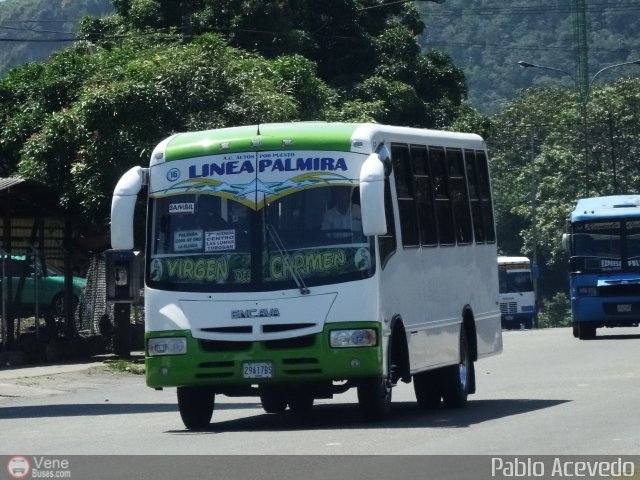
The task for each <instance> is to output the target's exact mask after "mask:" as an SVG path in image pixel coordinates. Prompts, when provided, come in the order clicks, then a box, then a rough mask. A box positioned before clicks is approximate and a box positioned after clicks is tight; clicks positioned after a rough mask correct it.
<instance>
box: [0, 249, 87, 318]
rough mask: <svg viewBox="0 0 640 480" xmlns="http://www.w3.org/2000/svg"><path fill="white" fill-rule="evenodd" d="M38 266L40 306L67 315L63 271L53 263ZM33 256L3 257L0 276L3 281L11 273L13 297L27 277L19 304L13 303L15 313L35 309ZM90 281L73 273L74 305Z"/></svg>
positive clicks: (27, 312) (49, 311)
mask: <svg viewBox="0 0 640 480" xmlns="http://www.w3.org/2000/svg"><path fill="white" fill-rule="evenodd" d="M36 265H37V267H38V288H37V290H38V291H37V296H38V299H39V300H38V310H39V312H40V313H53V314H54V315H55V316H56V317H62V316H64V274H63V273H62V272H60V271H59V270H57V269H56V268H54V267H52V266H47V268H46V270H44V271H43V269H42V265H41V264H40V263H36ZM34 267H35V265H34V261H33V258H30V257H27V256H21V255H12V256H11V258H10V259H8V258H5V259H2V258H0V280H2V281H4V279H5V278H7V277H8V276H9V275H11V276H12V279H11V280H12V295H13V298H14V301H15V300H16V295H17V293H18V284H19V282H20V278H21V277H24V286H23V288H22V294H21V295H20V298H19V300H18V301H17V304H16V305H14V309H15V310H16V313H21V314H30V315H33V314H34V313H35V304H36V288H35V275H34V274H35V271H36V269H35V268H34ZM86 283H87V281H86V280H85V279H84V278H78V277H73V285H72V294H73V297H72V298H73V305H74V308H75V306H76V305H77V304H78V302H79V301H80V299H81V298H82V295H83V294H84V288H85V285H86Z"/></svg>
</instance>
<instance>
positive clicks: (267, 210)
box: [108, 122, 502, 428]
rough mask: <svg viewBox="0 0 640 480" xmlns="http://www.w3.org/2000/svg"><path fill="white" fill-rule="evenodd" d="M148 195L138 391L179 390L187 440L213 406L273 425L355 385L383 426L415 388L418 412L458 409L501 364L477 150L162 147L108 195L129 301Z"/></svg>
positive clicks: (397, 136)
mask: <svg viewBox="0 0 640 480" xmlns="http://www.w3.org/2000/svg"><path fill="white" fill-rule="evenodd" d="M144 184H146V185H148V192H149V207H148V218H147V245H146V274H145V289H144V301H145V331H146V333H145V341H146V351H145V367H146V381H147V385H148V386H150V387H153V388H156V389H162V388H164V387H177V394H178V395H177V396H178V406H179V410H180V414H181V416H182V420H183V422H184V424H185V426H186V427H187V428H202V427H205V426H206V425H208V424H209V422H210V421H211V417H212V414H213V410H214V405H215V396H216V395H226V396H252V395H253V396H256V397H260V401H261V403H262V406H263V408H264V410H265V411H266V412H267V413H274V414H278V413H282V412H284V411H285V410H286V409H287V408H288V409H289V410H292V411H294V412H299V411H305V410H308V409H310V408H312V406H313V402H314V400H316V399H320V398H331V397H332V396H333V395H335V394H338V393H341V392H344V391H346V390H348V389H349V388H356V389H357V392H358V402H359V405H360V408H361V410H362V412H363V414H364V416H365V418H368V419H371V420H380V419H382V418H384V417H386V416H387V414H388V413H389V409H390V405H391V391H392V387H393V386H394V385H396V383H397V382H400V381H402V382H405V383H409V382H412V381H413V384H414V389H415V394H416V399H417V402H418V405H419V406H420V407H422V408H434V407H438V406H439V405H440V404H441V403H442V404H444V405H445V406H448V407H461V406H463V405H464V404H465V403H466V401H467V395H468V394H471V393H474V392H475V388H476V382H475V374H474V362H475V361H476V360H478V359H480V358H483V357H487V356H489V355H494V354H497V353H499V352H501V351H502V336H501V335H502V330H501V328H500V311H499V309H498V275H497V270H496V266H495V259H496V256H497V251H496V242H495V229H494V221H493V207H492V199H491V187H490V181H489V171H488V161H487V154H486V146H485V142H484V141H483V139H482V138H481V137H479V136H478V135H473V134H463V133H453V132H440V131H434V130H423V129H415V128H405V127H393V126H386V125H375V124H343V123H322V122H312V123H309V122H304V123H289V124H263V125H259V126H257V125H254V126H245V127H236V128H225V129H219V130H209V131H203V132H190V133H183V134H178V135H175V136H172V137H170V138H168V139H166V140H165V141H163V142H162V143H160V144H159V145H158V146H157V147H156V149H155V150H154V152H153V154H152V156H151V165H150V167H149V168H141V167H134V168H132V169H131V170H130V171H129V172H127V173H126V174H125V175H124V176H123V177H122V178H121V180H120V182H119V183H118V185H117V187H116V190H115V192H114V199H113V203H112V210H111V214H112V222H111V225H112V231H111V242H112V247H113V249H114V250H112V251H111V252H112V254H113V255H115V256H114V258H115V260H114V262H115V263H114V265H115V267H114V272H120V273H116V276H115V286H116V287H117V288H123V289H125V290H126V287H127V283H126V279H127V278H128V277H127V274H126V272H123V271H122V269H123V268H125V267H126V265H125V266H123V265H121V264H120V263H122V262H120V260H119V259H120V258H127V256H126V253H127V252H129V251H130V249H132V248H133V230H132V223H133V210H134V206H135V203H136V195H137V193H138V192H139V191H140V190H141V188H142V186H143V185H144ZM341 202H347V203H349V202H351V207H350V210H349V209H345V208H342V207H341V206H340V205H341ZM336 208H337V209H338V210H339V211H338V212H337V211H336V210H334V209H336ZM341 212H349V215H350V217H348V218H342V217H344V216H345V215H347V214H346V213H341ZM118 262H120V263H118ZM108 264H109V263H108ZM108 281H112V280H111V279H108ZM117 288H116V289H115V290H117ZM115 290H114V291H115ZM130 290H131V289H129V291H130ZM128 295H130V294H128Z"/></svg>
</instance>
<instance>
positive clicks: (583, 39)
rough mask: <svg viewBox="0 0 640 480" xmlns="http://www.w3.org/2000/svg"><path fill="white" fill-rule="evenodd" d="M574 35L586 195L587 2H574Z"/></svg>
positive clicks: (582, 0)
mask: <svg viewBox="0 0 640 480" xmlns="http://www.w3.org/2000/svg"><path fill="white" fill-rule="evenodd" d="M572 7H573V33H574V35H575V44H576V79H577V81H576V83H577V86H578V93H579V94H580V108H581V112H580V113H581V116H582V121H583V123H584V125H583V126H582V127H583V128H582V134H583V135H584V141H583V145H584V162H585V163H584V189H585V191H584V194H585V195H588V194H589V188H590V185H589V184H590V178H589V177H590V175H589V151H588V149H589V147H588V140H587V138H588V135H589V127H588V125H587V97H588V95H589V45H588V43H587V12H586V7H585V0H573V3H572Z"/></svg>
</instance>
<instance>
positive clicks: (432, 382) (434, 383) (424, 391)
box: [413, 370, 442, 410]
mask: <svg viewBox="0 0 640 480" xmlns="http://www.w3.org/2000/svg"><path fill="white" fill-rule="evenodd" d="M413 390H414V391H415V392H416V400H417V401H418V407H419V408H422V409H425V410H426V409H432V408H437V407H439V406H440V398H441V397H442V387H441V380H440V372H439V371H437V370H432V371H430V372H422V373H417V374H415V375H414V376H413Z"/></svg>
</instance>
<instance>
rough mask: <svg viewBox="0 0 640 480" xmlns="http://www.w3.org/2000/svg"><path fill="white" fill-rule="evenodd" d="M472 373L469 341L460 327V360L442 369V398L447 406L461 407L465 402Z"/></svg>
mask: <svg viewBox="0 0 640 480" xmlns="http://www.w3.org/2000/svg"><path fill="white" fill-rule="evenodd" d="M471 375H473V361H472V360H471V356H470V355H469V341H468V340H467V331H466V329H465V328H464V327H462V328H461V329H460V361H459V362H458V364H457V365H452V366H450V367H445V368H443V369H442V400H443V403H444V406H445V407H447V408H461V407H464V406H465V405H466V404H467V397H468V395H469V387H470V385H471Z"/></svg>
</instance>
